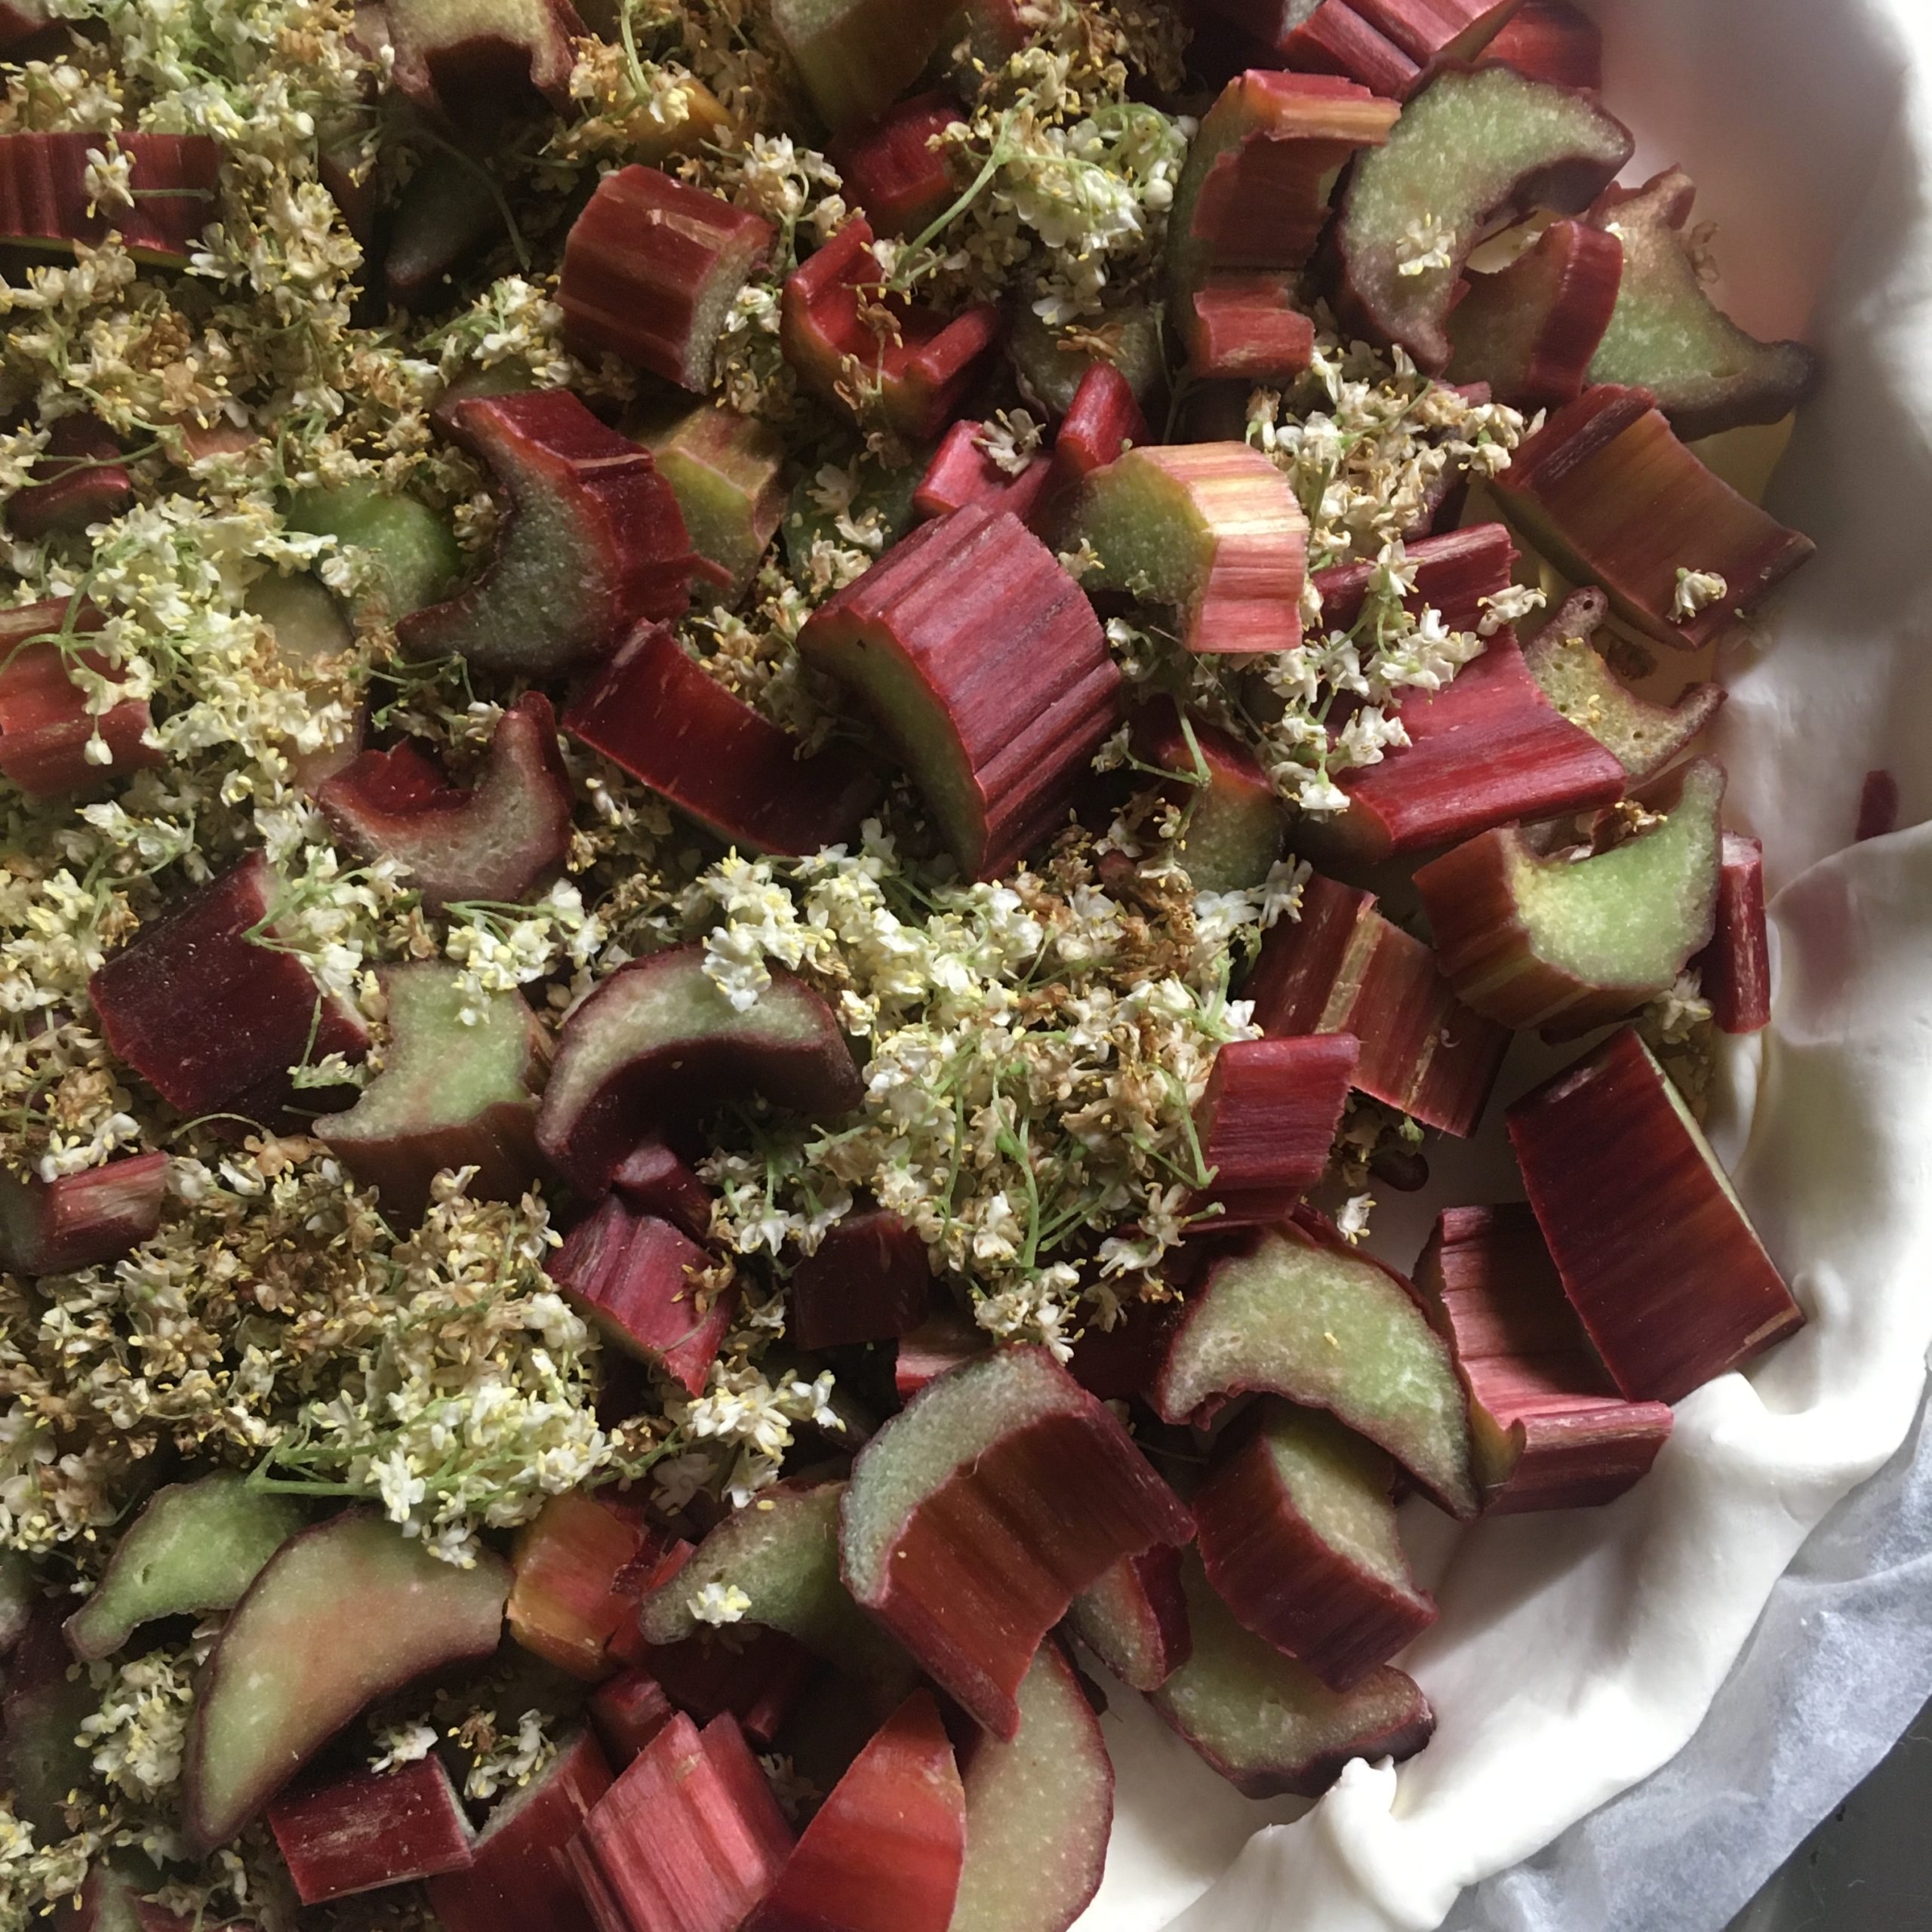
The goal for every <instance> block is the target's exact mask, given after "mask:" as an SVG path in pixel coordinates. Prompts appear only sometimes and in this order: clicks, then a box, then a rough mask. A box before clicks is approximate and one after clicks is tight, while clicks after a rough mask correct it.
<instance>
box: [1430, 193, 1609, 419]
mask: <svg viewBox="0 0 1932 1932" xmlns="http://www.w3.org/2000/svg"><path fill="white" fill-rule="evenodd" d="M1622 273H1623V248H1622V247H1621V245H1620V243H1619V242H1618V241H1617V237H1616V236H1615V235H1613V234H1611V233H1609V232H1607V231H1605V230H1604V229H1601V228H1595V227H1592V226H1590V225H1589V223H1585V222H1580V221H1558V222H1552V223H1551V224H1550V225H1549V227H1547V228H1546V229H1544V230H1543V234H1542V235H1541V236H1540V238H1538V240H1537V244H1536V246H1535V247H1534V248H1531V250H1530V251H1528V252H1527V254H1523V255H1520V256H1518V257H1517V259H1516V260H1515V261H1514V262H1512V263H1511V264H1510V265H1509V267H1508V268H1506V269H1501V270H1500V271H1499V272H1497V273H1496V274H1494V275H1475V276H1472V278H1470V281H1469V294H1467V295H1466V297H1464V298H1463V300H1462V302H1461V303H1459V304H1458V305H1457V309H1456V312H1455V313H1454V315H1451V317H1450V318H1449V334H1450V337H1451V340H1452V341H1453V342H1454V343H1455V346H1456V352H1455V354H1454V356H1453V357H1452V358H1451V361H1450V364H1449V367H1448V370H1447V378H1448V380H1450V381H1451V382H1453V383H1487V384H1488V386H1489V392H1490V394H1491V395H1492V396H1493V397H1494V398H1495V400H1496V401H1498V402H1504V403H1507V404H1508V405H1509V406H1510V408H1512V409H1521V410H1525V411H1534V410H1537V409H1542V408H1548V407H1549V406H1551V405H1554V404H1558V403H1564V402H1574V401H1575V400H1576V398H1577V396H1578V395H1580V393H1581V392H1582V390H1583V383H1584V380H1585V376H1586V371H1589V369H1590V368H1591V362H1590V358H1591V356H1592V355H1593V354H1594V353H1595V350H1596V348H1597V345H1598V343H1600V342H1601V341H1602V340H1603V336H1604V329H1605V328H1607V326H1608V325H1609V321H1610V317H1611V310H1612V309H1614V307H1615V306H1617V284H1618V278H1619V277H1620V275H1621V274H1622Z"/></svg>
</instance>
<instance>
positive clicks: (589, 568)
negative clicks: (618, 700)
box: [396, 389, 712, 678]
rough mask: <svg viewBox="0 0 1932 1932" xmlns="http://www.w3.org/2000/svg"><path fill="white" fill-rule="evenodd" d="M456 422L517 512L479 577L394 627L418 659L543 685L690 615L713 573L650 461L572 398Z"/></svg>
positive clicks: (494, 403)
mask: <svg viewBox="0 0 1932 1932" xmlns="http://www.w3.org/2000/svg"><path fill="white" fill-rule="evenodd" d="M448 421H449V428H450V432H451V435H454V437H455V438H456V439H457V441H459V442H460V443H461V444H463V445H464V447H465V448H467V449H469V450H471V451H473V452H474V453H475V454H476V455H478V456H479V457H481V458H482V459H483V460H484V461H485V463H488V464H489V466H490V467H491V471H492V472H494V475H495V477H496V479H497V483H498V485H500V488H501V489H502V491H503V493H504V494H505V495H506V497H508V498H509V501H508V503H507V504H506V506H505V508H504V510H503V518H502V521H500V524H499V525H498V526H497V549H496V555H495V556H494V558H492V559H491V563H490V565H489V567H488V568H487V569H486V570H485V571H484V573H483V574H482V575H481V577H478V579H477V580H475V582H474V583H472V584H471V585H470V586H469V587H468V588H467V589H465V590H463V591H460V592H458V593H457V595H455V596H454V597H453V598H451V599H450V600H449V601H448V602H447V603H444V604H432V605H430V606H429V608H427V609H426V610H421V611H412V612H411V614H410V615H409V616H408V617H405V618H404V619H403V620H402V621H401V623H399V624H398V625H397V626H396V635H397V637H398V639H399V640H400V641H401V645H402V647H403V648H404V650H405V651H407V652H408V654H410V656H411V657H448V656H451V655H457V656H461V657H466V658H468V659H469V661H470V662H471V663H472V664H475V665H478V666H482V667H484V668H485V669H491V670H497V671H505V672H517V673H518V674H520V675H523V676H525V677H536V678H542V677H549V676H552V675H555V673H557V672H560V671H565V670H568V669H571V667H572V666H575V665H578V664H581V663H584V662H586V660H590V659H593V658H598V657H608V656H609V655H610V654H611V652H612V651H614V650H615V649H616V648H617V642H618V640H619V639H620V638H622V637H623V635H624V634H625V632H626V631H628V630H629V629H630V627H631V626H632V625H633V624H634V623H636V622H637V621H638V620H639V619H640V618H644V617H654V618H661V619H669V618H673V617H681V616H682V615H683V614H684V612H685V608H686V607H687V606H688V605H689V603H690V601H691V593H690V590H689V589H688V585H689V581H690V580H691V577H692V576H693V575H694V574H700V575H702V574H709V573H710V572H711V571H712V566H710V565H706V564H704V563H703V561H702V560H701V559H700V558H697V557H694V555H692V554H691V542H690V539H689V537H688V535H687V534H686V532H685V520H684V518H683V516H682V515H681V514H680V513H679V512H678V500H677V497H676V496H675V494H674V493H673V492H672V488H671V486H670V485H669V483H667V482H666V481H665V480H664V478H663V477H662V476H660V475H658V473H657V465H656V464H655V463H653V462H652V461H651V452H650V451H648V450H645V449H641V448H638V445H636V444H635V443H633V442H632V441H629V439H628V438H625V437H623V436H620V435H618V434H617V432H616V431H615V430H614V429H606V428H605V426H604V425H603V424H602V423H600V422H598V420H597V418H596V417H594V416H593V415H592V414H591V413H590V411H589V409H588V408H586V407H585V405H584V404H583V401H581V400H580V398H577V396H574V395H572V394H571V392H570V391H569V390H568V389H536V390H530V391H527V392H524V393H521V394H512V395H494V396H481V395H475V396H468V397H466V398H464V399H463V401H460V402H459V403H457V405H455V406H454V408H452V409H451V411H449V415H448Z"/></svg>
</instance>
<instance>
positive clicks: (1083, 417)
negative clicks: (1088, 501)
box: [1054, 362, 1152, 485]
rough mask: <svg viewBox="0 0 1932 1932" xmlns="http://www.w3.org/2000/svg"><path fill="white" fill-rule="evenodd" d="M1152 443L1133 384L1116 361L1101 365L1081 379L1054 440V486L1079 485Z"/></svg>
mask: <svg viewBox="0 0 1932 1932" xmlns="http://www.w3.org/2000/svg"><path fill="white" fill-rule="evenodd" d="M1149 441H1152V432H1151V431H1150V430H1149V429H1148V427H1147V419H1146V417H1144V416H1143V415H1142V414H1141V413H1140V401H1139V399H1138V398H1137V397H1136V396H1135V395H1134V386H1133V385H1132V384H1131V383H1129V382H1128V380H1127V378H1126V377H1124V376H1123V375H1122V374H1121V372H1120V371H1118V369H1116V368H1115V367H1114V365H1112V363H1111V362H1096V363H1094V365H1092V366H1091V368H1089V369H1088V371H1087V373H1086V374H1084V376H1082V377H1081V378H1080V385H1079V386H1078V388H1077V389H1075V391H1074V392H1073V400H1072V401H1071V402H1070V403H1069V404H1068V405H1067V409H1066V414H1065V415H1064V416H1063V417H1061V419H1060V428H1059V429H1058V431H1057V432H1056V433H1055V435H1054V483H1055V484H1056V485H1063V484H1073V483H1078V481H1080V480H1081V478H1083V477H1088V476H1091V475H1093V473H1094V471H1095V470H1097V469H1105V468H1106V466H1107V465H1108V464H1109V463H1113V462H1116V461H1118V460H1119V458H1120V457H1122V456H1124V454H1126V453H1127V451H1128V450H1129V449H1131V448H1132V447H1133V446H1134V445H1136V444H1137V443H1145V442H1149Z"/></svg>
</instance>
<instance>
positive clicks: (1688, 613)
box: [1670, 565, 1730, 624]
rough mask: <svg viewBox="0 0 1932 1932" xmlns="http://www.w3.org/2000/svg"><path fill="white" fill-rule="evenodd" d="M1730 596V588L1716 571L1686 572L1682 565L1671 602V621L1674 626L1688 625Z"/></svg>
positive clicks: (1679, 568) (1679, 567)
mask: <svg viewBox="0 0 1932 1932" xmlns="http://www.w3.org/2000/svg"><path fill="white" fill-rule="evenodd" d="M1729 595H1730V585H1729V584H1727V583H1725V581H1724V579H1723V578H1722V577H1720V576H1719V575H1718V574H1717V572H1716V571H1693V570H1686V569H1684V568H1683V566H1682V565H1679V566H1678V572H1677V589H1676V590H1675V592H1674V593H1673V594H1672V597H1671V600H1670V620H1671V622H1672V623H1674V624H1687V623H1690V621H1691V620H1692V619H1693V618H1694V617H1700V616H1702V615H1703V613H1704V612H1705V611H1708V610H1709V608H1711V606H1712V605H1713V604H1721V603H1722V602H1723V601H1724V599H1725V598H1727V597H1728V596H1729Z"/></svg>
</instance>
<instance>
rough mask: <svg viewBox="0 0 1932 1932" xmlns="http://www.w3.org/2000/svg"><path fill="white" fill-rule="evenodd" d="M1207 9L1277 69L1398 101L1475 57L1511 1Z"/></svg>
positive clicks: (1366, 0) (1222, 3)
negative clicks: (1256, 42)
mask: <svg viewBox="0 0 1932 1932" xmlns="http://www.w3.org/2000/svg"><path fill="white" fill-rule="evenodd" d="M1207 4H1209V5H1211V6H1212V7H1213V8H1214V11H1216V12H1217V13H1220V14H1226V16H1227V17H1228V18H1229V20H1232V21H1233V22H1234V23H1235V24H1236V25H1237V26H1241V27H1242V28H1244V29H1246V30H1247V32H1249V33H1251V34H1254V33H1258V34H1259V35H1260V36H1261V38H1262V41H1263V44H1264V45H1266V47H1267V48H1268V49H1269V51H1271V52H1272V54H1274V56H1275V58H1276V59H1278V60H1280V61H1281V63H1282V64H1283V65H1284V66H1288V67H1295V68H1303V69H1307V70H1308V71H1309V72H1311V73H1315V74H1346V75H1350V76H1352V78H1354V79H1355V80H1358V81H1359V82H1361V83H1362V84H1363V85H1364V86H1366V87H1371V88H1374V90H1375V91H1376V92H1377V94H1386V95H1387V96H1389V97H1390V98H1391V99H1393V100H1407V97H1409V96H1410V95H1411V94H1413V93H1414V92H1415V91H1416V90H1417V88H1420V86H1421V85H1423V82H1425V81H1426V80H1428V79H1429V78H1431V77H1432V75H1435V73H1437V72H1439V71H1440V70H1441V69H1442V68H1443V67H1444V66H1447V65H1449V64H1450V63H1452V62H1454V61H1458V60H1471V59H1473V58H1474V57H1475V56H1476V55H1477V54H1480V53H1481V51H1483V49H1484V48H1485V47H1486V46H1487V45H1488V44H1489V43H1490V42H1491V41H1492V40H1493V39H1494V37H1495V35H1496V34H1497V31H1498V30H1499V29H1500V28H1501V26H1503V23H1505V22H1506V21H1507V20H1509V17H1510V15H1511V14H1512V13H1513V12H1514V11H1515V8H1516V5H1517V0H1291V4H1288V5H1278V6H1271V7H1269V8H1263V9H1262V10H1260V14H1259V17H1257V12H1256V10H1255V9H1254V8H1252V7H1247V6H1243V5H1241V4H1240V0H1207Z"/></svg>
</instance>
